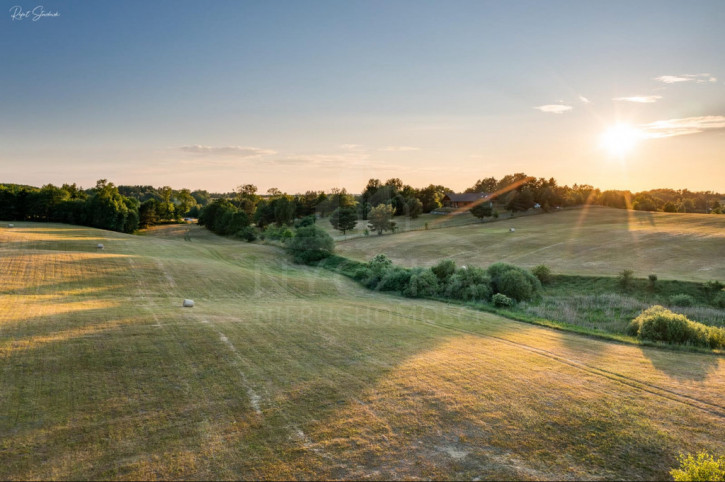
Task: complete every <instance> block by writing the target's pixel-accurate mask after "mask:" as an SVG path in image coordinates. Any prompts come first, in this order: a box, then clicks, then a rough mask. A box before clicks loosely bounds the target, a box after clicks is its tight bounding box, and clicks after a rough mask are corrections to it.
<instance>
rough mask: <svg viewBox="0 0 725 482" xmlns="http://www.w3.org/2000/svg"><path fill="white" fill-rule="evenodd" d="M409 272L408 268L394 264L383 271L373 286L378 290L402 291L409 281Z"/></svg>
mask: <svg viewBox="0 0 725 482" xmlns="http://www.w3.org/2000/svg"><path fill="white" fill-rule="evenodd" d="M410 278H411V272H410V270H409V269H405V268H401V267H399V266H395V267H393V268H391V269H388V270H387V271H385V272H384V273H383V276H382V278H381V279H380V281H379V282H378V283H377V286H375V287H374V288H375V289H377V290H380V291H399V292H403V291H404V290H405V289H406V288H407V287H408V284H409V283H410Z"/></svg>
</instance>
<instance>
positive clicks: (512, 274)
mask: <svg viewBox="0 0 725 482" xmlns="http://www.w3.org/2000/svg"><path fill="white" fill-rule="evenodd" d="M496 286H497V287H498V292H499V293H503V294H505V295H506V296H508V297H510V298H513V299H515V300H516V301H522V300H528V299H531V297H532V296H533V288H532V286H531V283H530V282H529V280H528V279H526V276H524V274H523V273H521V272H520V271H514V270H511V271H506V272H505V273H504V274H502V275H501V277H499V279H498V281H497V285H496Z"/></svg>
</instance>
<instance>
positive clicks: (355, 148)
mask: <svg viewBox="0 0 725 482" xmlns="http://www.w3.org/2000/svg"><path fill="white" fill-rule="evenodd" d="M364 148H365V146H363V145H362V144H340V149H344V150H346V151H361V150H363V149H364Z"/></svg>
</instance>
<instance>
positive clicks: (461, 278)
mask: <svg viewBox="0 0 725 482" xmlns="http://www.w3.org/2000/svg"><path fill="white" fill-rule="evenodd" d="M441 293H442V294H443V295H444V296H446V297H448V298H453V299H459V300H466V301H482V300H487V299H488V298H489V297H490V296H491V279H490V278H489V277H488V275H487V274H486V272H485V271H484V270H482V269H481V268H475V267H471V268H465V267H462V268H459V269H457V270H456V272H455V273H453V275H451V277H450V278H449V279H448V281H447V282H446V283H445V284H443V285H441Z"/></svg>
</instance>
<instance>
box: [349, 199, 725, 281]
mask: <svg viewBox="0 0 725 482" xmlns="http://www.w3.org/2000/svg"><path fill="white" fill-rule="evenodd" d="M509 228H514V229H515V232H510V230H509ZM337 252H338V253H339V254H341V255H343V256H347V257H350V258H354V259H358V260H362V261H367V260H369V259H370V258H372V257H373V256H375V255H376V254H379V253H383V254H386V255H388V256H389V257H390V258H392V259H393V261H395V262H396V263H399V264H401V265H404V266H430V265H433V264H435V263H437V262H438V261H440V260H442V259H446V258H450V259H453V260H455V261H456V263H457V264H459V265H474V266H484V267H485V266H488V265H489V264H491V263H494V262H497V261H505V262H509V263H513V264H517V265H520V266H524V267H533V266H536V265H538V264H546V265H548V266H549V267H551V268H552V270H553V271H554V272H555V273H566V274H582V275H598V276H601V275H611V276H616V275H617V274H618V273H619V272H620V271H622V270H624V269H631V270H633V271H634V275H635V277H639V278H646V277H647V275H649V274H651V273H654V274H656V275H658V277H659V278H660V279H682V280H692V281H707V280H713V279H717V280H720V281H725V259H724V258H723V255H724V254H725V216H717V215H705V214H667V213H650V212H642V211H627V210H622V209H611V208H604V207H599V206H592V207H588V208H587V207H585V208H581V209H575V210H566V211H562V212H555V213H550V214H542V215H537V216H526V217H519V218H513V219H506V220H501V221H497V222H490V223H488V222H487V223H484V224H473V225H468V226H461V227H454V228H450V229H439V230H429V231H414V232H408V233H400V234H395V235H384V236H375V235H373V236H369V237H366V238H358V239H352V240H348V241H343V242H340V243H338V245H337Z"/></svg>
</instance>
